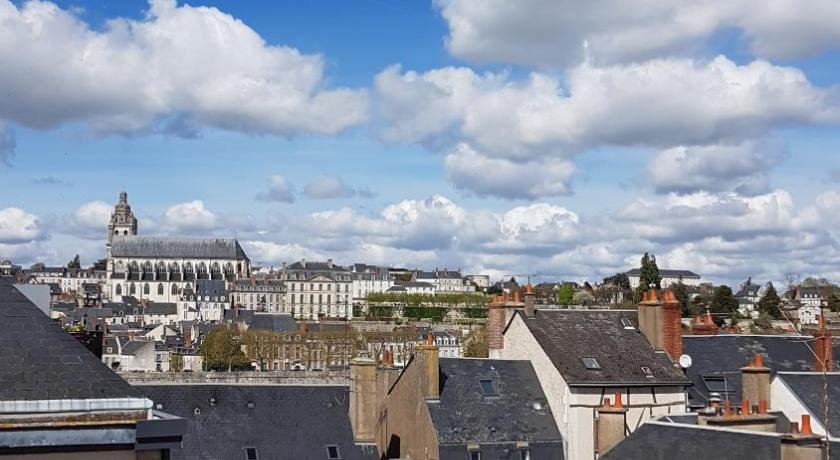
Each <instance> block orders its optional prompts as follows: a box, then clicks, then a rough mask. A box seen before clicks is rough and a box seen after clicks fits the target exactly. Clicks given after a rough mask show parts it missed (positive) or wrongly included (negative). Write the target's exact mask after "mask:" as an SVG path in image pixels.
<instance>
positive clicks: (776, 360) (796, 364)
mask: <svg viewBox="0 0 840 460" xmlns="http://www.w3.org/2000/svg"><path fill="white" fill-rule="evenodd" d="M810 339H811V337H810V336H793V335H706V336H700V335H694V336H692V335H689V336H683V353H685V354H687V355H689V356H691V361H692V363H691V367H689V368H688V369H686V376H688V378H689V379H691V382H692V383H693V384H694V386H693V387H692V388H690V389H689V390H688V395H689V404H690V405H691V406H694V407H700V406H705V403H706V400H707V398H708V397H709V393H711V390H709V388H708V387H707V386H706V383H704V381H703V376H708V375H718V376H723V377H724V378H725V379H726V387H727V388H728V389H729V388H731V391H730V392H728V398H729V400H730V401H732V403H733V404H736V405H737V404H740V401H741V371H740V369H741V368H742V367H744V366H746V365H747V364H748V363H749V362H750V360H751V359H752V358H753V356H755V354H756V353H760V354H761V356H762V358H764V365H765V366H767V367H769V368H770V369H772V370H773V371H777V372H778V371H797V372H799V371H813V370H814V355H813V354H812V353H811V351H810V350H809V349H808V346H807V344H806V343H807V341H808V340H810ZM834 348H835V350H838V351H840V344H838V343H836V342H835V343H834ZM834 356H835V359H840V355H838V354H837V351H835V353H834ZM718 393H721V395H722V396H724V398H726V397H727V395H724V394H723V393H722V392H720V391H718Z"/></svg>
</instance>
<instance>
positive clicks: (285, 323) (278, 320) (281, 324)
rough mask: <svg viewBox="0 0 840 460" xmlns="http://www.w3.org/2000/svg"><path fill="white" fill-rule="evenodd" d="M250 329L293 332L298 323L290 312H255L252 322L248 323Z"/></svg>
mask: <svg viewBox="0 0 840 460" xmlns="http://www.w3.org/2000/svg"><path fill="white" fill-rule="evenodd" d="M248 329H254V330H261V331H271V332H291V331H294V330H296V329H297V325H296V324H295V320H294V318H292V315H290V314H288V313H254V315H253V316H252V317H251V322H250V323H248Z"/></svg>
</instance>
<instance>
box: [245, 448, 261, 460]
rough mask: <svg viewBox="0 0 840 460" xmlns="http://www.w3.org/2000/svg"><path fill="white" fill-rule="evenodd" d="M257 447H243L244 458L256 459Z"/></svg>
mask: <svg viewBox="0 0 840 460" xmlns="http://www.w3.org/2000/svg"><path fill="white" fill-rule="evenodd" d="M257 458H258V457H257V448H256V447H246V448H245V460H257Z"/></svg>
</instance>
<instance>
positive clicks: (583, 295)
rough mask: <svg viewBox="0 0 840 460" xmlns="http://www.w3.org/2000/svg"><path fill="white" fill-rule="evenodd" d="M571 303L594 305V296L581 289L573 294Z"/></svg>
mask: <svg viewBox="0 0 840 460" xmlns="http://www.w3.org/2000/svg"><path fill="white" fill-rule="evenodd" d="M572 301H573V302H574V304H575V305H592V304H593V303H595V296H594V295H592V293H591V292H589V291H587V290H586V289H581V290H580V291H577V292H575V293H574V296H573V297H572Z"/></svg>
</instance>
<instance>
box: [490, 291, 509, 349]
mask: <svg viewBox="0 0 840 460" xmlns="http://www.w3.org/2000/svg"><path fill="white" fill-rule="evenodd" d="M505 297H506V296H505V295H504V294H498V295H494V296H493V297H492V298H491V299H490V303H489V304H487V343H488V348H489V353H488V355H489V357H490V358H492V359H499V358H501V355H502V349H503V348H504V347H505V337H504V335H503V334H502V331H503V330H504V329H505V322H506V321H505V320H506V314H505V309H506V308H507V302H506V301H505Z"/></svg>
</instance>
